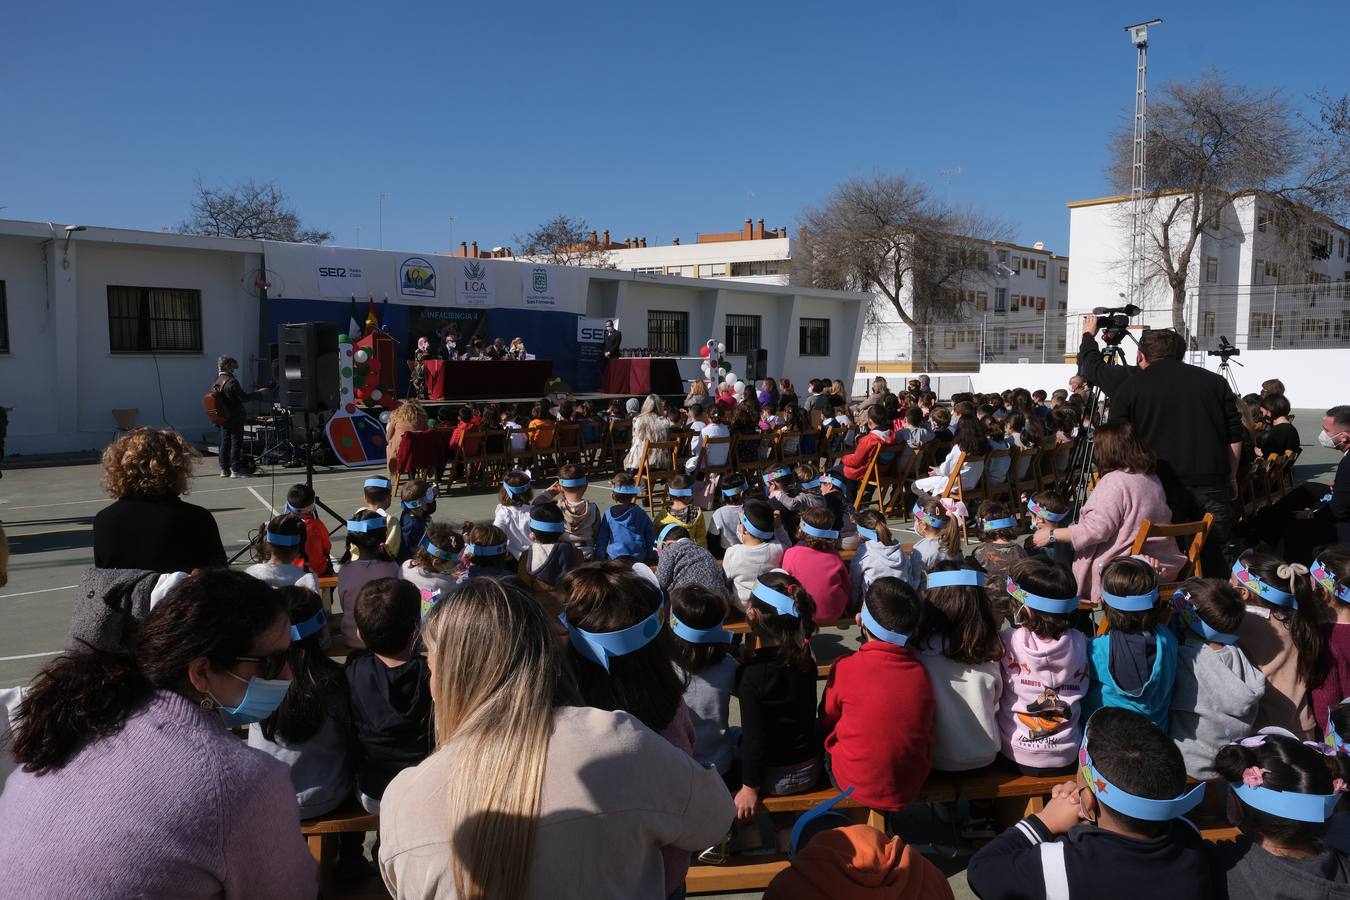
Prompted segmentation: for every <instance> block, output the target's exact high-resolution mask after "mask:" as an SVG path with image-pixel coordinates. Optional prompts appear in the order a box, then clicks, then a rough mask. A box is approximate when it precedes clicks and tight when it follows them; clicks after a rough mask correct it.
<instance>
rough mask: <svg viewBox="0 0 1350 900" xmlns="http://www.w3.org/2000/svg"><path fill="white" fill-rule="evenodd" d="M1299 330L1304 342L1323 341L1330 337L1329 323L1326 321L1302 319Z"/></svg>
mask: <svg viewBox="0 0 1350 900" xmlns="http://www.w3.org/2000/svg"><path fill="white" fill-rule="evenodd" d="M1299 329H1300V332H1301V333H1300V337H1302V339H1303V340H1305V341H1325V340H1326V339H1327V338H1329V337H1331V322H1330V321H1329V320H1327V319H1304V320H1303V321H1302V322H1300V323H1299Z"/></svg>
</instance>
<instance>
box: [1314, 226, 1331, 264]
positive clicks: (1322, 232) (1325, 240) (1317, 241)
mask: <svg viewBox="0 0 1350 900" xmlns="http://www.w3.org/2000/svg"><path fill="white" fill-rule="evenodd" d="M1308 255H1309V256H1311V257H1312V258H1313V259H1330V258H1331V232H1330V231H1328V230H1327V229H1325V228H1314V229H1313V230H1312V234H1311V235H1309V237H1308Z"/></svg>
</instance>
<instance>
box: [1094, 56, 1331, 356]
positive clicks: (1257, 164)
mask: <svg viewBox="0 0 1350 900" xmlns="http://www.w3.org/2000/svg"><path fill="white" fill-rule="evenodd" d="M1334 113H1335V111H1334V109H1331V108H1328V116H1334ZM1331 125H1332V119H1331V118H1328V119H1327V120H1326V122H1325V123H1324V124H1323V125H1322V126H1317V125H1315V124H1314V123H1311V122H1309V121H1308V120H1306V119H1303V118H1301V117H1300V116H1299V115H1298V113H1297V112H1296V110H1295V109H1294V108H1293V106H1292V105H1291V104H1290V102H1289V101H1288V100H1287V99H1286V98H1285V97H1284V96H1283V95H1282V94H1281V93H1280V92H1279V91H1274V90H1270V91H1259V90H1254V89H1251V88H1247V87H1243V86H1241V85H1235V84H1232V83H1230V82H1228V81H1226V80H1224V78H1223V77H1222V76H1220V75H1219V74H1217V73H1215V72H1208V73H1206V74H1204V75H1203V76H1201V77H1200V78H1199V79H1198V80H1196V81H1193V82H1174V83H1170V84H1166V85H1164V86H1163V87H1162V88H1161V89H1160V90H1158V91H1156V92H1155V98H1150V104H1149V117H1148V134H1147V142H1148V143H1147V147H1148V158H1147V166H1146V169H1145V173H1144V175H1145V184H1144V189H1145V196H1144V201H1145V202H1144V211H1143V212H1144V215H1143V220H1144V226H1143V227H1144V229H1145V245H1146V246H1145V251H1144V276H1145V279H1146V280H1147V281H1154V280H1161V281H1162V282H1164V283H1166V285H1167V286H1168V288H1169V289H1170V292H1171V298H1172V325H1173V327H1174V328H1176V329H1177V331H1178V332H1181V333H1185V331H1186V323H1185V318H1184V312H1185V307H1186V288H1187V283H1188V281H1189V279H1190V278H1191V275H1192V270H1193V268H1196V263H1197V262H1198V261H1197V260H1196V259H1195V257H1194V254H1195V249H1196V245H1197V243H1198V242H1199V240H1200V237H1201V235H1202V234H1203V233H1204V232H1205V231H1209V232H1210V233H1211V234H1222V233H1223V232H1224V229H1225V227H1226V225H1225V223H1226V221H1228V220H1227V219H1226V218H1225V213H1226V212H1227V211H1228V210H1229V209H1230V208H1231V207H1232V205H1233V202H1234V201H1235V200H1236V199H1237V198H1238V197H1240V196H1244V195H1246V194H1249V193H1251V192H1256V193H1258V194H1260V195H1261V196H1262V197H1263V199H1264V202H1265V204H1266V205H1268V206H1270V207H1273V209H1274V216H1275V218H1276V220H1277V221H1278V222H1279V223H1280V225H1279V227H1278V228H1277V229H1276V230H1277V232H1278V236H1279V238H1280V240H1279V242H1278V243H1279V244H1280V246H1281V247H1282V248H1283V251H1282V252H1284V253H1285V254H1286V256H1287V258H1288V259H1290V260H1296V261H1298V262H1299V263H1300V265H1301V264H1302V263H1304V262H1306V260H1307V258H1308V235H1309V233H1310V232H1311V230H1312V228H1313V227H1315V225H1316V223H1318V222H1325V216H1324V214H1325V212H1326V211H1328V209H1329V208H1330V207H1332V206H1333V205H1334V204H1335V203H1336V202H1337V199H1338V198H1340V199H1341V200H1342V201H1343V199H1344V198H1345V196H1346V193H1347V188H1350V163H1347V160H1346V159H1345V158H1344V156H1339V157H1338V156H1337V155H1336V154H1335V153H1334V152H1332V150H1331V147H1332V146H1333V143H1334V136H1333V135H1332V131H1331ZM1110 151H1111V156H1110V163H1109V167H1108V172H1109V175H1110V177H1111V180H1112V182H1113V183H1114V185H1115V187H1116V188H1117V189H1118V190H1119V191H1120V193H1122V194H1128V193H1129V192H1130V190H1131V175H1132V165H1133V120H1132V119H1131V120H1130V121H1129V122H1127V123H1125V124H1123V125H1122V127H1121V128H1120V129H1119V130H1118V131H1117V132H1116V133H1115V134H1114V135H1113V136H1112V138H1111V143H1110ZM1121 207H1122V208H1121V210H1120V215H1121V223H1122V225H1124V223H1125V221H1126V220H1127V219H1128V218H1129V216H1130V209H1129V208H1128V205H1127V204H1122V205H1121ZM1123 231H1124V233H1125V234H1126V235H1127V239H1128V235H1129V234H1130V233H1132V229H1131V228H1130V227H1128V226H1126V227H1124V228H1123ZM1295 268H1297V267H1295Z"/></svg>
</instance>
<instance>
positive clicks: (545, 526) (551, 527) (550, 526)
mask: <svg viewBox="0 0 1350 900" xmlns="http://www.w3.org/2000/svg"><path fill="white" fill-rule="evenodd" d="M530 527H531V528H533V529H534V530H535V531H542V532H544V533H545V534H562V533H563V532H564V531H566V530H567V526H566V525H564V524H563V523H562V522H541V521H539V520H538V519H536V518H535V517H534V516H530Z"/></svg>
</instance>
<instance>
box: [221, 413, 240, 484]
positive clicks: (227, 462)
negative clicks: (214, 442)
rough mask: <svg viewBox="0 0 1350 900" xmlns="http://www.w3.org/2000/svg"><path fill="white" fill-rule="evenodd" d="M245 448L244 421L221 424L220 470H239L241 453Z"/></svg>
mask: <svg viewBox="0 0 1350 900" xmlns="http://www.w3.org/2000/svg"><path fill="white" fill-rule="evenodd" d="M243 449H244V423H242V422H240V423H239V424H238V425H230V424H226V425H222V426H220V471H222V472H238V471H239V455H240V453H242V452H243Z"/></svg>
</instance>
